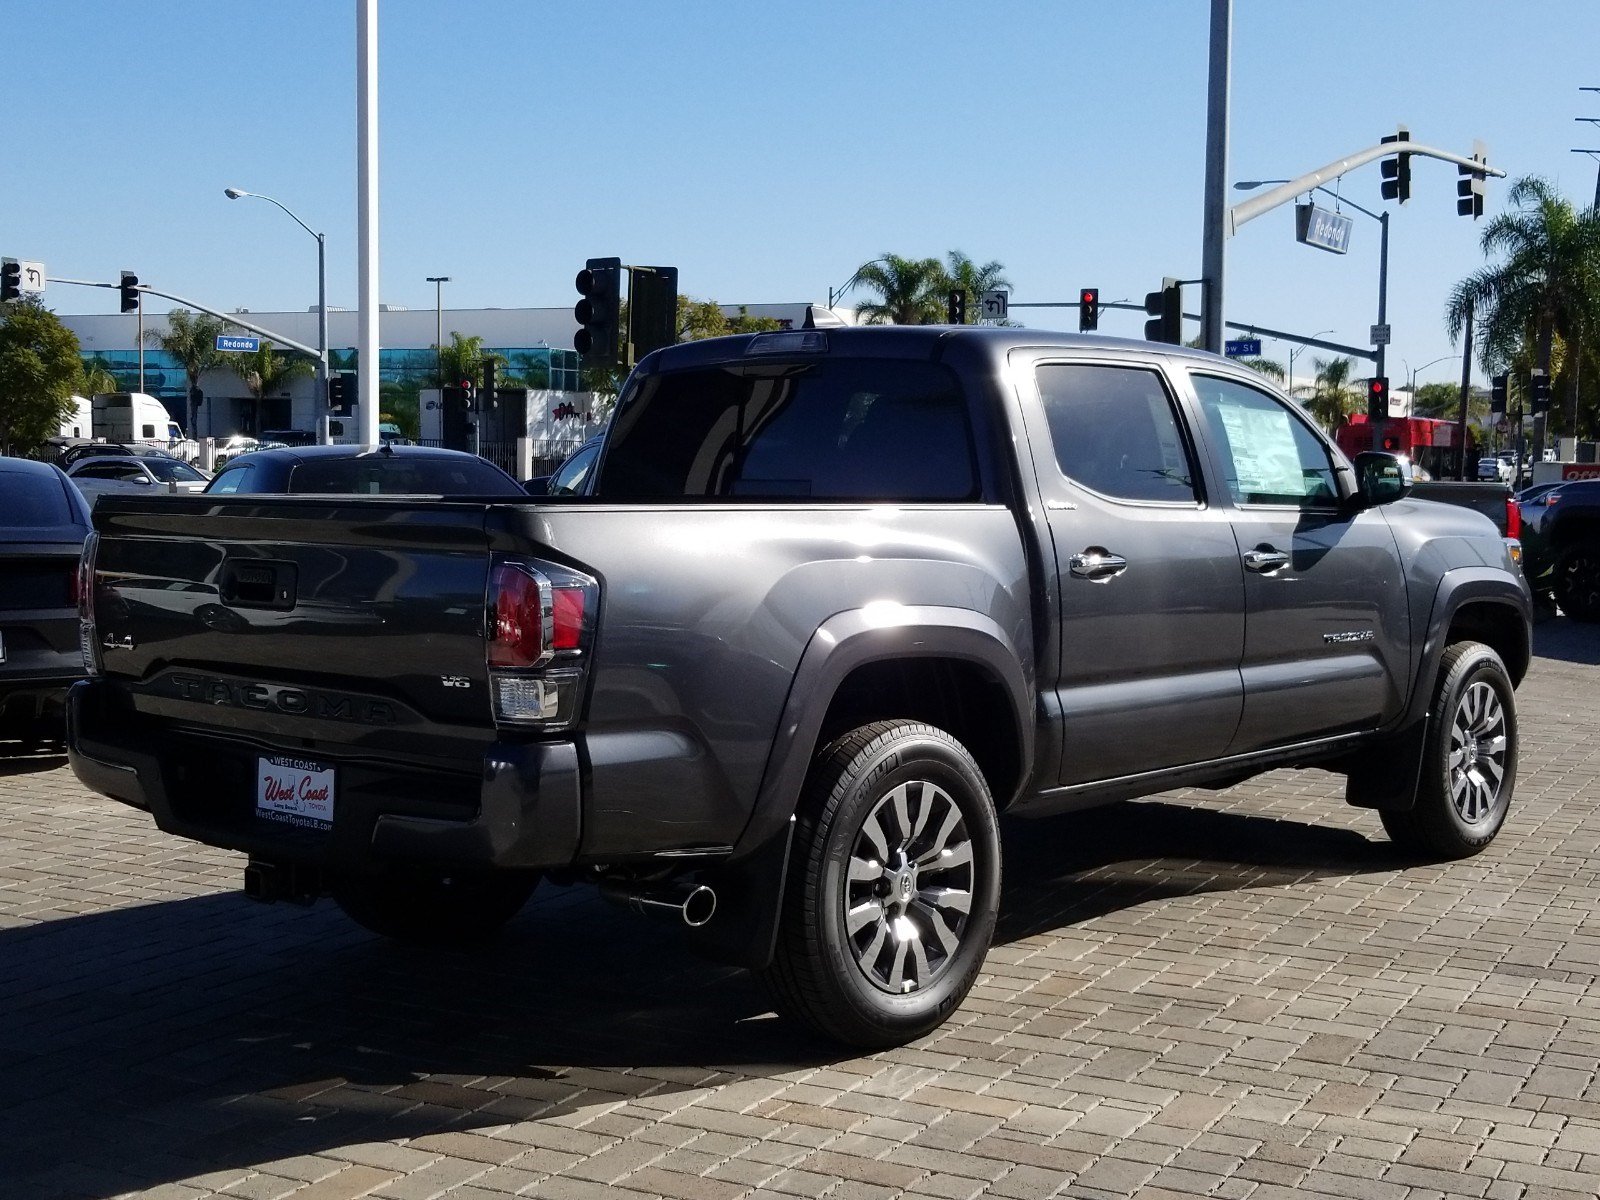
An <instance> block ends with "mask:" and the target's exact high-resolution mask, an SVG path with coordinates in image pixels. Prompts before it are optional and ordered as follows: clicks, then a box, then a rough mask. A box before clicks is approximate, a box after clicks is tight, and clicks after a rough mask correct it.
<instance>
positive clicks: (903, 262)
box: [853, 254, 949, 325]
mask: <svg viewBox="0 0 1600 1200" xmlns="http://www.w3.org/2000/svg"><path fill="white" fill-rule="evenodd" d="M853 282H855V283H857V284H859V285H861V286H862V287H865V288H870V289H871V290H872V291H874V292H876V293H877V294H878V298H877V299H876V300H867V301H865V302H863V303H861V304H858V305H856V316H857V318H858V319H859V320H860V321H861V323H862V324H863V325H937V324H939V323H940V322H942V321H943V320H944V319H945V300H946V292H947V291H948V290H949V289H948V287H947V285H948V283H949V277H948V276H947V275H946V274H945V269H944V267H943V266H942V265H941V264H940V262H939V260H938V259H937V258H901V257H900V256H899V255H898V254H885V255H882V256H881V257H879V258H875V259H873V260H872V261H871V262H868V263H862V264H861V266H860V267H858V268H857V269H856V273H855V277H854V280H853Z"/></svg>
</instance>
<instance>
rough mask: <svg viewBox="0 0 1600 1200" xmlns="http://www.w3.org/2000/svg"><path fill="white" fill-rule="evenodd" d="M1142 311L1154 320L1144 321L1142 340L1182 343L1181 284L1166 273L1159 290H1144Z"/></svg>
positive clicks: (1178, 344) (1171, 343)
mask: <svg viewBox="0 0 1600 1200" xmlns="http://www.w3.org/2000/svg"><path fill="white" fill-rule="evenodd" d="M1144 311H1145V312H1146V313H1148V314H1149V315H1150V316H1151V317H1153V318H1154V320H1150V321H1146V322H1145V323H1144V340H1145V341H1147V342H1166V343H1168V344H1169V345H1173V346H1181V345H1183V284H1181V283H1179V282H1178V281H1177V280H1176V279H1174V278H1172V276H1170V275H1168V276H1167V277H1166V278H1165V279H1163V280H1162V281H1161V290H1160V291H1159V292H1146V293H1145V297H1144Z"/></svg>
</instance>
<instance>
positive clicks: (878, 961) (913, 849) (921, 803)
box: [765, 721, 1000, 1047]
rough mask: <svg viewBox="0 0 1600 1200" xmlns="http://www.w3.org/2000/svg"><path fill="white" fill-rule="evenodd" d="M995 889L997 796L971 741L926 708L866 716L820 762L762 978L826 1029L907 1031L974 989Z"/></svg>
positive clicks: (894, 1038)
mask: <svg viewBox="0 0 1600 1200" xmlns="http://www.w3.org/2000/svg"><path fill="white" fill-rule="evenodd" d="M999 897H1000V834H999V826H998V823H997V822H996V819H995V813H994V802H993V800H992V799H991V798H990V794H989V788H988V785H987V783H985V781H984V778H983V775H982V772H981V771H979V769H978V765H977V763H975V762H974V761H973V759H972V756H971V755H970V754H969V753H968V752H967V750H966V749H965V747H963V746H962V745H961V743H960V742H958V741H956V740H955V739H954V738H953V737H951V736H950V735H949V734H947V733H945V732H944V731H943V730H940V729H935V728H934V727H932V726H929V725H922V724H918V723H916V722H911V721H884V722H878V723H876V724H872V725H866V726H863V727H861V728H860V729H857V730H855V731H853V732H852V733H850V734H848V735H846V736H845V737H842V738H840V739H839V740H838V741H836V742H834V743H833V744H832V745H831V746H829V747H828V748H827V749H825V750H824V751H823V752H822V753H821V754H819V755H818V757H817V760H816V762H815V764H814V765H813V767H812V772H811V775H810V777H809V778H808V780H807V783H806V790H805V795H804V797H803V799H802V802H801V807H800V812H799V814H798V820H797V829H796V842H795V857H794V860H793V862H792V863H791V865H790V870H789V878H788V883H787V886H786V888H785V895H784V903H783V912H782V918H781V925H780V929H779V936H778V946H777V954H776V957H775V959H774V961H773V964H772V966H771V967H770V968H768V969H767V971H766V972H765V978H766V980H767V982H768V984H769V986H770V987H771V989H772V991H773V994H774V996H775V998H776V1000H777V1002H778V1005H779V1007H780V1009H781V1010H782V1011H783V1012H784V1013H786V1014H787V1015H789V1016H792V1017H795V1018H797V1019H799V1020H801V1021H804V1022H805V1023H806V1024H808V1025H810V1026H811V1027H812V1028H814V1029H816V1030H817V1031H818V1032H820V1033H822V1034H824V1035H825V1036H827V1037H830V1038H833V1039H835V1040H837V1041H841V1042H845V1043H848V1044H850V1045H853V1046H861V1047H883V1046H893V1045H899V1044H901V1043H903V1042H906V1041H909V1040H911V1039H912V1038H916V1037H920V1036H921V1035H923V1034H925V1033H928V1032H929V1031H931V1030H933V1029H935V1028H937V1027H938V1026H939V1025H940V1024H941V1023H942V1022H943V1021H944V1020H945V1018H946V1017H948V1016H949V1015H950V1013H951V1012H953V1011H954V1010H955V1008H956V1007H957V1006H958V1005H959V1004H960V1003H961V1001H962V1000H963V999H964V998H965V997H966V994H967V992H968V991H970V990H971V988H972V985H973V983H974V981H975V980H976V979H977V977H978V972H979V970H980V969H981V968H982V966H983V959H984V955H985V954H986V953H987V952H988V949H989V941H990V939H991V937H992V936H993V934H994V923H995V915H996V911H997V909H998V906H999Z"/></svg>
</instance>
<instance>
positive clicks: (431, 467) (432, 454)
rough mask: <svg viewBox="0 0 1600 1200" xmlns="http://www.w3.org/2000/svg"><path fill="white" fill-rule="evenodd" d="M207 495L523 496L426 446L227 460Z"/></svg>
mask: <svg viewBox="0 0 1600 1200" xmlns="http://www.w3.org/2000/svg"><path fill="white" fill-rule="evenodd" d="M206 493H207V494H208V495H210V494H213V493H220V494H232V493H238V494H268V493H276V494H283V493H300V494H315V495H323V496H327V495H347V496H348V495H366V496H397V495H403V496H523V495H526V494H527V493H526V492H524V491H523V490H522V486H521V485H520V484H518V483H517V481H516V480H515V479H513V478H511V476H509V475H507V474H506V473H505V472H504V471H502V470H501V469H500V468H499V467H497V466H495V465H494V464H493V463H491V462H487V461H485V460H484V459H481V458H479V457H478V456H477V455H475V454H467V453H466V452H464V451H461V450H441V449H437V448H435V447H432V446H394V445H388V444H385V445H382V446H285V447H282V448H279V449H276V450H257V451H255V452H253V453H251V454H241V455H240V456H239V457H238V458H233V459H229V460H228V464H227V465H226V466H224V467H223V468H222V469H221V470H219V471H218V472H217V474H216V477H215V478H214V479H212V481H211V483H210V484H209V485H208V486H207V487H206Z"/></svg>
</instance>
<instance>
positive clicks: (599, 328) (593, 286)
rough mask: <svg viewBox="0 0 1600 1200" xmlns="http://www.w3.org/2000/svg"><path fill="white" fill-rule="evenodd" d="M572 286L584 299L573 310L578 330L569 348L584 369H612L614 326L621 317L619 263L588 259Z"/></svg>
mask: <svg viewBox="0 0 1600 1200" xmlns="http://www.w3.org/2000/svg"><path fill="white" fill-rule="evenodd" d="M575 283H576V286H577V289H578V295H580V296H581V297H583V298H582V299H581V300H579V301H578V303H577V304H576V305H574V306H573V309H572V315H573V316H574V317H576V318H577V319H578V324H579V326H581V328H580V329H579V330H578V332H577V333H575V334H574V335H573V337H572V348H573V349H574V350H576V351H577V352H578V354H579V355H580V356H581V357H582V358H583V362H584V365H585V366H589V367H609V366H612V365H613V364H615V363H616V361H617V329H618V325H617V322H618V318H619V317H620V316H621V313H622V260H621V259H620V258H591V259H589V260H588V262H587V263H586V264H585V266H584V268H583V270H581V271H579V272H578V278H577V280H576V281H575Z"/></svg>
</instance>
